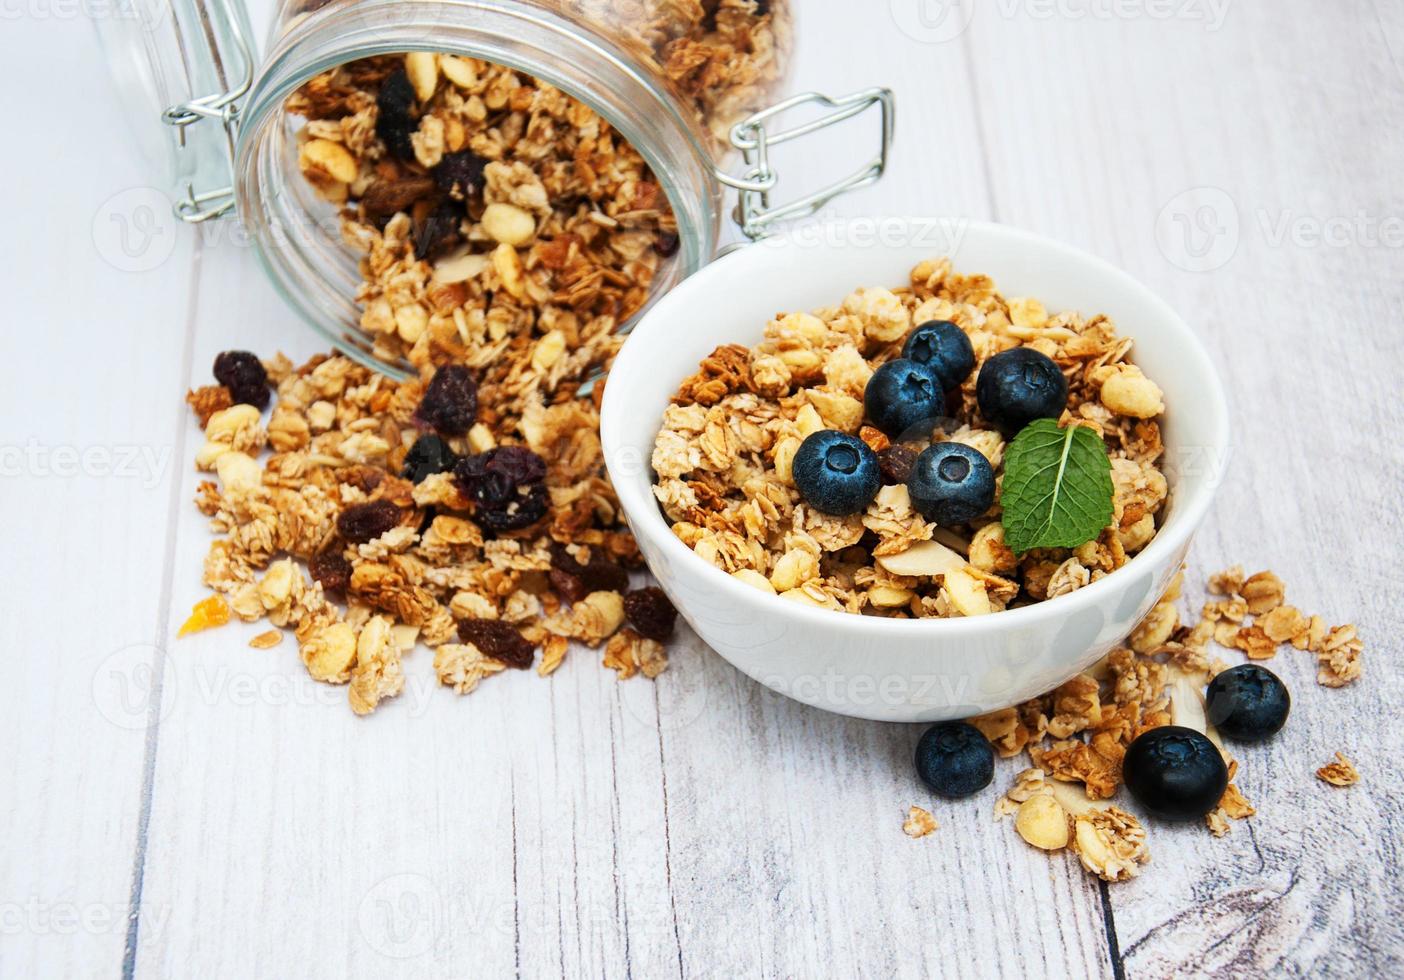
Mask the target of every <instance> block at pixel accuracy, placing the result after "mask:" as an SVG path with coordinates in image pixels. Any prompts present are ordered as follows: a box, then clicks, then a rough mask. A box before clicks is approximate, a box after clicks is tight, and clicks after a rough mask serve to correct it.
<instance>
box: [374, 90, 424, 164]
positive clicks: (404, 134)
mask: <svg viewBox="0 0 1404 980" xmlns="http://www.w3.org/2000/svg"><path fill="white" fill-rule="evenodd" d="M375 105H376V119H375V135H376V136H378V137H380V139H381V141H382V142H383V143H384V144H385V145H386V147H387V148H388V149H389V150H390V154H391V155H392V156H394V157H396V158H397V159H400V160H405V161H409V160H413V159H414V144H413V143H412V142H411V141H410V136H412V135H413V134H414V132H415V131H416V130H417V129H419V123H418V121H417V120H416V119H415V118H414V110H415V108H416V103H415V99H414V86H413V85H411V84H410V80H409V76H408V75H406V74H405V70H404V69H403V68H400V69H397V70H396V71H393V72H391V73H390V74H389V75H388V76H387V77H386V79H385V81H384V82H382V83H381V86H380V93H379V95H377V96H376V99H375Z"/></svg>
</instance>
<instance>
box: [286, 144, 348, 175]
mask: <svg viewBox="0 0 1404 980" xmlns="http://www.w3.org/2000/svg"><path fill="white" fill-rule="evenodd" d="M298 164H299V166H300V168H301V169H302V172H303V173H306V174H309V176H311V175H321V174H325V175H326V176H327V177H329V178H331V179H332V180H334V181H336V182H337V183H340V184H349V183H351V181H353V180H355V179H356V173H357V169H358V168H357V166H356V158H355V157H353V156H352V155H351V152H350V151H349V150H347V149H346V147H344V146H342V145H341V144H340V143H333V142H332V141H331V140H308V141H307V142H306V143H304V144H302V149H301V150H300V151H298Z"/></svg>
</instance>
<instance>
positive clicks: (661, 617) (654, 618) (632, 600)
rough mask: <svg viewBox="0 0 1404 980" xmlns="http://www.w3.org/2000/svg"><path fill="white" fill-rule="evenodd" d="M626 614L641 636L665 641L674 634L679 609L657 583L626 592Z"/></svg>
mask: <svg viewBox="0 0 1404 980" xmlns="http://www.w3.org/2000/svg"><path fill="white" fill-rule="evenodd" d="M624 615H625V616H628V617H629V625H631V626H633V627H634V629H635V630H637V631H638V634H639V635H640V636H646V637H648V638H649V639H650V640H658V641H660V642H661V641H663V640H666V639H667V638H668V637H670V636H672V635H673V624H674V623H676V622H677V619H678V611H677V610H676V609H674V608H673V604H672V603H671V602H670V601H669V600H668V596H667V595H665V594H664V592H663V590H662V589H660V588H658V587H657V586H656V585H650V586H649V587H648V588H646V589H635V590H634V591H632V592H626V593H624Z"/></svg>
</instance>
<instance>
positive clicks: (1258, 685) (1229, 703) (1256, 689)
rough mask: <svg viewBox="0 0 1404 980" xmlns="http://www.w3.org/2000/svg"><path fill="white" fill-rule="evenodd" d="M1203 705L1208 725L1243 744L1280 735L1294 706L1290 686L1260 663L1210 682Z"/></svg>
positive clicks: (1230, 670)
mask: <svg viewBox="0 0 1404 980" xmlns="http://www.w3.org/2000/svg"><path fill="white" fill-rule="evenodd" d="M1204 702H1205V704H1204V710H1205V715H1206V716H1207V717H1208V719H1209V723H1210V724H1211V725H1213V726H1214V727H1215V728H1217V729H1218V730H1219V731H1220V732H1222V733H1223V734H1224V735H1226V736H1227V737H1229V738H1232V739H1236V740H1238V741H1241V742H1258V741H1261V740H1263V739H1265V738H1267V737H1268V736H1270V735H1275V734H1277V732H1278V731H1279V730H1280V729H1281V728H1282V726H1283V725H1285V724H1286V723H1287V712H1288V711H1290V710H1291V707H1292V697H1291V695H1289V694H1288V693H1287V685H1285V684H1283V683H1282V680H1281V679H1280V678H1279V677H1278V676H1277V675H1276V674H1274V673H1273V672H1272V671H1270V670H1268V669H1267V668H1265V667H1260V666H1258V665H1257V664H1239V665H1238V666H1237V667H1230V668H1229V669H1228V670H1225V671H1223V672H1221V673H1220V674H1219V675H1218V676H1217V677H1215V678H1214V679H1213V680H1212V681H1210V682H1209V690H1208V691H1206V692H1205V695H1204Z"/></svg>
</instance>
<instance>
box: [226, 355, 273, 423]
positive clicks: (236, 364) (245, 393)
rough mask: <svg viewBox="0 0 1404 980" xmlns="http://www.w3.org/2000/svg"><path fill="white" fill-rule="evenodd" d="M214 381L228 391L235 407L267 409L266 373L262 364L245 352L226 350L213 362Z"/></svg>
mask: <svg viewBox="0 0 1404 980" xmlns="http://www.w3.org/2000/svg"><path fill="white" fill-rule="evenodd" d="M214 376H215V380H216V381H218V382H219V383H220V384H222V385H224V387H226V388H228V389H229V395H230V397H231V398H232V399H233V400H234V403H235V404H236V405H252V406H253V407H254V408H257V409H260V410H261V409H264V408H267V407H268V372H267V371H265V370H264V368H263V362H262V361H260V360H259V359H258V358H257V357H255V356H254V355H253V354H251V353H249V352H248V351H246V350H227V351H225V352H224V353H223V354H220V355H219V356H218V357H216V358H215V361H214Z"/></svg>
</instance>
